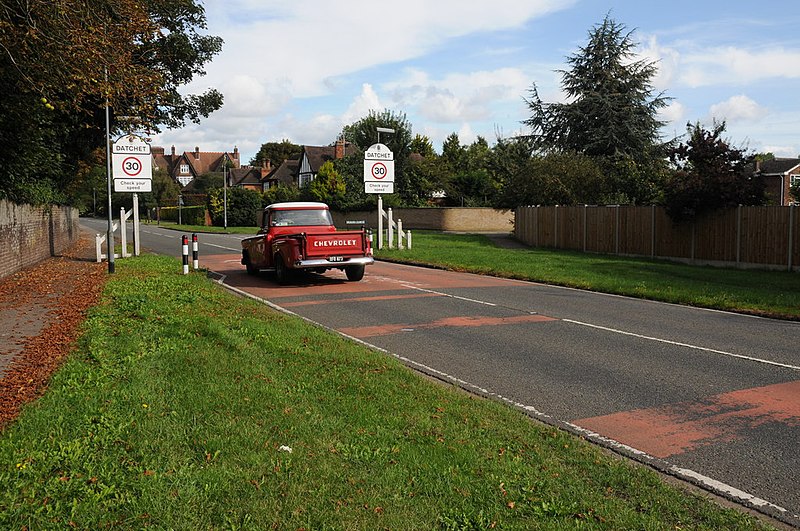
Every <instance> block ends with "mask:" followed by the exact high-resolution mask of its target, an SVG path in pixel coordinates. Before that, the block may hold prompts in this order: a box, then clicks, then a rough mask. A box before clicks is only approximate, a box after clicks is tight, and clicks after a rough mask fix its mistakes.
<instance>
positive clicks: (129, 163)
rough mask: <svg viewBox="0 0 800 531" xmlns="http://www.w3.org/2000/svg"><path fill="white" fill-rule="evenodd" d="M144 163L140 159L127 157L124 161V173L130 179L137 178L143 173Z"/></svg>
mask: <svg viewBox="0 0 800 531" xmlns="http://www.w3.org/2000/svg"><path fill="white" fill-rule="evenodd" d="M142 167H143V165H142V162H141V161H140V160H139V158H138V157H127V158H125V159H124V160H123V161H122V173H124V174H125V175H127V176H128V177H136V176H137V175H139V174H140V173H141V172H142Z"/></svg>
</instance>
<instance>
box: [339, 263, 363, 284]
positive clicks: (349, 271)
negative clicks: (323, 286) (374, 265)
mask: <svg viewBox="0 0 800 531" xmlns="http://www.w3.org/2000/svg"><path fill="white" fill-rule="evenodd" d="M344 273H345V275H347V280H350V281H352V282H358V281H359V280H361V279H362V278H364V266H363V265H354V266H347V267H345V268H344Z"/></svg>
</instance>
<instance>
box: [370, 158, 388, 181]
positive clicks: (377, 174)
mask: <svg viewBox="0 0 800 531" xmlns="http://www.w3.org/2000/svg"><path fill="white" fill-rule="evenodd" d="M386 174H387V171H386V164H384V163H383V162H376V163H375V164H373V165H372V177H374V178H375V179H378V180H382V179H385V178H386Z"/></svg>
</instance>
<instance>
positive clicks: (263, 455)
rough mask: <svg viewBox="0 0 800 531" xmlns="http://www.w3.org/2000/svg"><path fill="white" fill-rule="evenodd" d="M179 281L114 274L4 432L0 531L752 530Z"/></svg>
mask: <svg viewBox="0 0 800 531" xmlns="http://www.w3.org/2000/svg"><path fill="white" fill-rule="evenodd" d="M179 269H180V268H179V266H178V264H177V262H176V261H175V260H174V259H172V258H168V257H156V256H143V257H139V258H136V259H130V260H124V261H121V262H120V263H119V264H118V266H117V272H116V274H115V275H114V276H112V277H110V278H109V281H108V284H107V286H106V289H105V292H104V296H103V300H102V303H101V304H100V305H99V306H98V307H96V308H95V309H94V310H93V311H92V312H91V314H90V316H89V318H88V320H87V322H86V325H85V333H84V334H83V336H82V339H81V340H80V342H79V344H78V345H77V348H76V351H75V353H74V354H73V355H72V356H71V358H70V359H69V360H68V361H67V362H66V364H65V365H64V366H63V367H62V368H61V369H60V370H59V371H58V372H57V373H56V374H55V375H54V377H53V379H52V382H51V384H50V387H49V390H48V391H47V393H46V394H45V395H44V396H43V397H42V398H41V399H40V400H39V401H38V402H36V403H35V404H32V405H31V406H29V407H27V408H25V410H24V411H23V414H22V415H21V417H20V418H19V419H18V421H17V422H16V423H15V424H13V425H11V426H9V427H7V428H6V429H5V431H4V432H3V433H2V435H1V436H0V528H3V529H47V528H68V527H75V528H81V529H102V528H117V527H119V528H143V527H149V526H151V527H154V528H158V529H162V528H163V529H291V530H294V529H307V530H311V529H348V530H351V529H398V530H410V529H425V530H427V529H452V530H462V529H490V528H493V529H564V528H607V529H678V528H690V529H753V528H759V527H760V524H759V522H757V521H755V520H754V519H753V518H752V517H749V516H746V515H744V514H743V513H740V512H738V511H735V510H730V509H723V508H721V507H719V506H717V505H715V504H714V503H712V502H710V501H708V500H706V499H705V498H703V497H701V496H699V495H696V494H691V493H687V492H684V491H683V490H680V489H678V488H675V487H672V486H668V485H666V484H664V483H662V481H661V480H660V478H659V477H658V476H657V475H656V474H655V473H654V472H652V471H650V470H648V469H645V468H643V467H640V466H633V465H631V464H629V463H628V462H626V461H624V460H622V459H619V458H615V457H613V456H609V455H608V454H606V453H605V452H603V451H601V450H600V449H598V448H596V447H593V446H591V445H589V444H586V443H585V442H583V441H581V440H579V439H577V438H575V437H572V436H570V435H567V434H565V433H562V432H560V431H558V430H556V429H554V428H552V427H548V426H544V425H540V424H538V423H536V422H533V421H530V420H527V419H526V418H524V417H523V416H522V415H521V414H520V413H518V412H516V411H514V410H512V409H509V408H507V407H505V406H503V405H502V404H498V403H495V402H491V401H487V400H483V399H479V398H475V397H472V396H469V395H467V394H465V393H463V392H461V391H459V390H457V389H453V388H450V387H447V386H444V385H440V384H436V383H432V382H430V381H429V380H426V379H424V378H422V377H421V376H419V375H417V374H415V373H413V372H411V371H410V370H409V369H407V368H405V367H404V366H402V365H401V364H399V363H398V362H397V361H395V360H394V359H393V358H391V357H388V356H387V355H385V354H382V353H378V352H374V351H371V350H368V349H367V348H365V347H362V346H360V345H357V344H354V343H352V342H350V341H347V340H345V339H343V338H341V337H339V336H337V335H334V334H332V333H330V332H327V331H325V330H322V329H320V328H317V327H314V326H312V325H309V324H307V323H305V322H304V321H301V320H299V319H296V318H292V317H289V316H286V315H283V314H280V313H277V312H274V311H272V310H270V309H268V308H267V307H265V306H263V305H260V304H257V303H255V302H252V301H250V300H246V299H241V298H237V297H234V296H232V295H230V294H228V293H227V292H226V291H224V290H223V289H222V288H221V287H219V286H217V285H216V284H213V283H212V282H210V281H209V280H207V279H206V278H205V277H204V276H202V275H201V274H199V273H192V274H190V275H186V276H184V275H180V274H179Z"/></svg>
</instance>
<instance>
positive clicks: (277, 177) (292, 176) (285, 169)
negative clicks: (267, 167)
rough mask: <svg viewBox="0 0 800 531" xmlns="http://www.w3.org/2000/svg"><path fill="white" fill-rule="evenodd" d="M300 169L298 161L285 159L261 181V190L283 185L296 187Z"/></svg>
mask: <svg viewBox="0 0 800 531" xmlns="http://www.w3.org/2000/svg"><path fill="white" fill-rule="evenodd" d="M299 169H300V161H299V160H292V159H287V160H284V161H283V162H282V163H281V164H280V165H278V166H277V167H276V168H273V169H272V171H270V172H269V173H268V174H267V175H265V176H264V178H262V179H261V189H262V190H269V189H270V188H272V187H273V186H276V185H278V184H283V185H285V186H297V173H298V170H299Z"/></svg>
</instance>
